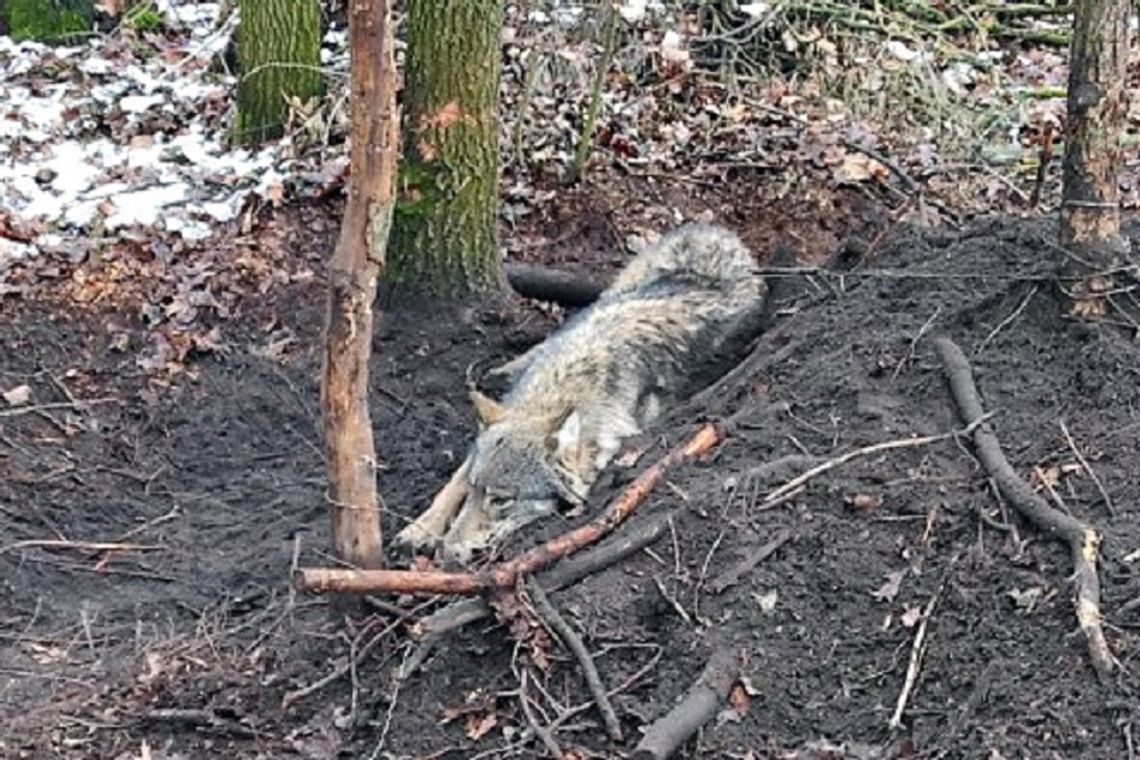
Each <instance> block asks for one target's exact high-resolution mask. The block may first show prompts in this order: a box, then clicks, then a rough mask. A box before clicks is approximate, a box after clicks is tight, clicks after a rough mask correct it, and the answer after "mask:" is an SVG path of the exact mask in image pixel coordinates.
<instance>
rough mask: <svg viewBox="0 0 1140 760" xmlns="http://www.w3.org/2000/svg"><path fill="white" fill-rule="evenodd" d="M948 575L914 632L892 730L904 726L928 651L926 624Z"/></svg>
mask: <svg viewBox="0 0 1140 760" xmlns="http://www.w3.org/2000/svg"><path fill="white" fill-rule="evenodd" d="M950 564H951V567H953V565H954V560H951V562H950ZM948 577H949V573H947V574H946V576H944V577H943V579H942V582H941V583H939V584H938V589H937V590H936V591H935V592H934V595H933V596H931V597H930V601H928V602H927V603H926V606H925V607H924V608H923V609H922V619H921V620H920V621H919V624H918V630H917V631H915V633H914V642H913V643H912V644H911V647H910V661H909V662H908V663H907V666H906V678H905V679H904V681H903V687H902V691H900V692H899V698H898V702H896V703H895V712H894V714H893V715H891V720H890V722H889V723H888V724H887V725H888V726H889V727H890V729H891V730H892V731H897V730H898V729H899V728H901V727H902V716H903V711H905V710H906V705H907V702H908V701H909V700H910V695H911V692H912V691H914V685H915V683H916V682H917V681H918V671H919V668H920V667H921V666H922V656H923V654H925V652H926V626H927V624H928V623H929V622H930V616H931V614H932V613H933V612H934V606H935V605H936V604H937V603H938V599H939V597H941V596H942V591H943V589H945V588H946V578H948Z"/></svg>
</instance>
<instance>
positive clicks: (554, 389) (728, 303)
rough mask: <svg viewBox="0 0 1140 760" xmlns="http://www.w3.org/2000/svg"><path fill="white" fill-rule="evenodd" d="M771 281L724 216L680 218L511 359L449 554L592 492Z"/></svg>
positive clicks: (478, 444)
mask: <svg viewBox="0 0 1140 760" xmlns="http://www.w3.org/2000/svg"><path fill="white" fill-rule="evenodd" d="M765 292H766V288H765V284H764V281H763V279H762V278H761V276H760V274H759V272H758V270H757V267H756V264H755V261H754V259H753V256H752V254H751V253H750V252H749V251H748V249H747V248H746V247H745V246H744V245H743V243H741V241H740V240H739V238H737V236H736V235H735V234H733V233H732V232H730V231H728V230H726V229H724V228H721V227H715V226H710V225H703V224H694V225H688V226H685V227H682V228H680V229H678V230H675V231H673V232H672V233H670V234H668V235H666V236H665V237H663V238H662V239H661V241H660V242H659V243H658V244H657V245H655V246H652V247H650V248H649V249H647V250H646V251H644V252H643V253H641V254H639V255H638V256H636V257H635V258H634V259H632V260H631V261H630V262H629V264H628V265H627V266H626V267H625V268H624V270H623V271H622V272H621V273H620V274H619V275H618V277H617V278H616V279H615V280H614V282H613V284H612V285H611V286H610V287H609V288H607V289H606V290H605V292H603V293H602V295H601V296H600V297H599V298H598V300H597V301H596V302H595V303H594V304H593V305H591V306H590V307H588V308H586V309H584V310H583V311H582V312H580V313H579V314H577V315H576V316H575V317H574V318H572V319H570V320H569V321H568V322H567V323H566V324H565V325H563V327H562V328H561V329H559V330H558V331H557V332H555V333H553V334H552V335H551V336H550V337H548V338H547V339H546V340H545V341H544V342H543V343H541V344H539V345H538V346H535V347H534V348H532V349H531V350H530V351H529V352H527V354H526V355H525V357H526V358H525V360H524V361H521V362H517V363H516V362H511V363H510V365H511V366H510V369H511V370H513V371H512V372H511V373H510V374H511V375H513V380H514V382H513V384H512V387H511V389H510V390H509V391H508V393H507V394H506V396H505V397H504V399H503V401H502V403H501V407H500V408H498V409H497V410H496V413H495V414H494V415H493V417H494V419H492V420H490V423H491V424H488V425H485V426H484V427H483V428H482V429H481V431H480V433H479V436H478V438H477V439H476V441H475V444H474V445H473V447H472V450H471V454H470V457H469V459H468V462H469V464H470V469H469V471H468V473H467V486H468V489H469V490H468V493H467V495H466V499H465V502H464V504H463V507H462V509H461V510H460V511H459V513H458V515H456V516H455V519H454V520H453V521H451V524H450V526H449V527H448V529H447V531H446V534H445V535H444V536H443V541H442V549H443V553H444V555H445V557H447V558H448V559H451V560H454V561H460V562H462V561H465V560H467V559H468V558H469V557H470V555H471V554H472V552H474V551H476V550H478V549H482V548H486V547H488V546H489V545H491V544H493V543H495V542H496V541H498V540H500V539H502V538H504V537H505V536H507V535H509V534H510V533H512V532H514V531H516V530H517V529H519V528H521V527H522V526H523V525H526V524H527V523H530V522H532V521H534V520H536V519H540V518H543V517H545V516H548V515H552V514H554V513H555V511H556V509H557V505H558V503H559V502H560V501H561V502H571V503H582V502H584V501H585V500H586V498H587V496H588V493H589V489H590V487H591V486H592V485H593V483H594V481H595V480H596V479H597V476H598V474H599V473H600V472H601V470H602V469H603V468H605V466H606V465H607V464H608V463H609V462H610V460H611V459H612V458H613V456H614V455H615V454H616V453H617V452H618V450H619V448H620V446H621V442H622V440H623V439H625V438H628V437H629V436H633V435H637V434H639V433H641V432H642V431H643V430H645V429H646V427H647V426H648V425H650V424H651V423H652V422H653V420H654V419H655V418H656V417H657V416H658V415H659V414H661V413H662V412H664V411H667V410H668V409H670V408H671V407H673V406H674V405H676V404H677V402H678V401H679V400H681V399H682V398H683V397H684V396H685V395H686V394H687V393H689V392H691V391H692V390H693V388H692V385H693V383H694V376H695V375H697V374H699V373H700V372H701V371H702V369H705V368H707V367H708V366H710V365H716V364H718V363H722V362H723V361H724V360H725V359H726V358H730V357H727V356H725V353H726V351H728V350H729V349H730V348H731V346H732V344H733V342H734V341H736V340H738V339H739V338H740V337H741V335H742V334H745V333H747V332H748V330H749V329H751V327H752V326H754V325H755V324H756V319H757V317H758V316H759V314H760V312H761V310H762V307H763V300H764V295H765ZM487 403H488V404H491V405H493V403H494V402H487ZM424 517H426V514H425V516H424ZM421 519H423V518H421ZM417 530H418V533H417V532H416V531H417ZM431 532H432V531H431V530H428V529H424V527H423V526H419V527H418V528H417V526H416V525H415V524H413V526H410V528H409V529H408V530H406V531H405V534H404V535H402V538H403V539H404V540H405V541H407V542H409V543H414V544H423V543H426V542H427V539H425V538H424V536H427V535H429V534H430V533H431Z"/></svg>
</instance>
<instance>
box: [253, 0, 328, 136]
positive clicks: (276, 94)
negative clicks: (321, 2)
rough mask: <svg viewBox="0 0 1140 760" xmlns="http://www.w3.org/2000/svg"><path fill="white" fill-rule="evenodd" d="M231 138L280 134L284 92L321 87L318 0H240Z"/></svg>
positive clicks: (301, 95) (305, 94)
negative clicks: (234, 114) (236, 70)
mask: <svg viewBox="0 0 1140 760" xmlns="http://www.w3.org/2000/svg"><path fill="white" fill-rule="evenodd" d="M239 7H240V10H241V27H240V28H239V29H238V57H239V61H240V63H239V68H240V70H241V80H240V81H239V82H238V93H237V119H236V121H235V123H234V138H235V139H236V140H237V141H238V142H241V143H246V144H253V143H260V142H264V141H265V140H272V139H276V138H278V137H280V136H281V135H282V134H284V132H285V117H286V115H287V113H288V105H287V103H286V100H285V99H286V97H293V98H297V99H298V100H301V101H305V100H308V99H310V98H313V97H316V96H318V95H319V94H320V92H321V74H320V65H321V17H320V8H319V6H318V4H317V0H241V2H240V6H239Z"/></svg>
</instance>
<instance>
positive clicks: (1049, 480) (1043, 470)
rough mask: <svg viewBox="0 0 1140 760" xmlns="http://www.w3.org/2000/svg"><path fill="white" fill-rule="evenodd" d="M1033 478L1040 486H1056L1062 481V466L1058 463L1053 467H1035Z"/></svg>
mask: <svg viewBox="0 0 1140 760" xmlns="http://www.w3.org/2000/svg"><path fill="white" fill-rule="evenodd" d="M1032 480H1033V482H1034V484H1035V485H1037V486H1038V487H1041V486H1044V487H1046V488H1056V487H1057V484H1058V483H1060V482H1061V468H1059V467H1057V466H1056V465H1053V466H1052V467H1034V468H1033V478H1032Z"/></svg>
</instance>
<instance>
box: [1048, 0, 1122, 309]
mask: <svg viewBox="0 0 1140 760" xmlns="http://www.w3.org/2000/svg"><path fill="white" fill-rule="evenodd" d="M1073 11H1074V23H1073V42H1072V50H1071V58H1070V62H1069V94H1068V119H1067V125H1066V130H1065V157H1064V164H1063V166H1064V190H1063V193H1062V203H1061V239H1060V242H1061V245H1062V246H1064V247H1065V248H1066V249H1068V251H1069V252H1070V254H1072V255H1070V256H1068V257H1066V262H1065V267H1064V274H1065V275H1066V276H1067V277H1071V278H1075V279H1076V280H1077V283H1076V285H1075V287H1074V294H1073V295H1074V297H1075V299H1076V301H1077V303H1076V304H1075V305H1074V306H1075V308H1074V310H1075V311H1076V312H1078V313H1083V314H1085V315H1092V314H1096V313H1103V310H1104V307H1103V303H1101V302H1100V299H1099V298H1098V297H1097V294H1098V293H1101V292H1104V291H1106V290H1109V289H1111V288H1112V282H1111V277H1110V276H1107V274H1106V273H1107V272H1108V271H1109V270H1111V269H1112V268H1113V267H1116V266H1118V265H1119V264H1120V263H1122V262H1121V259H1122V258H1123V257H1124V256H1125V255H1126V254H1127V253H1128V251H1129V245H1128V241H1127V240H1125V238H1124V237H1123V236H1121V234H1120V201H1119V199H1120V193H1119V185H1118V182H1117V175H1116V169H1117V166H1119V164H1120V160H1121V153H1122V148H1121V143H1120V137H1121V133H1122V128H1123V126H1124V118H1125V113H1126V111H1127V98H1126V93H1125V75H1126V68H1127V63H1128V22H1129V14H1130V12H1131V8H1130V3H1129V0H1076V2H1075V3H1074V6H1073Z"/></svg>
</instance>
